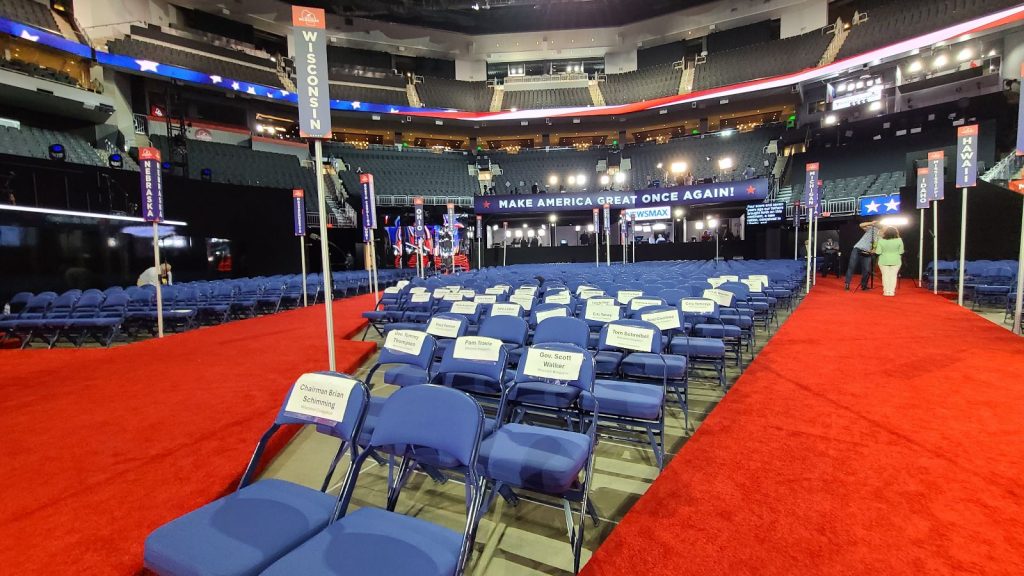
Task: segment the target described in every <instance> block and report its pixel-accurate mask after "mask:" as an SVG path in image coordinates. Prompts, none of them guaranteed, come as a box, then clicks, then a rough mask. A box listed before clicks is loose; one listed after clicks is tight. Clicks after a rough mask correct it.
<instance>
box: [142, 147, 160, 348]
mask: <svg viewBox="0 0 1024 576" xmlns="http://www.w3.org/2000/svg"><path fill="white" fill-rule="evenodd" d="M139 184H140V187H141V190H142V218H143V219H144V220H145V221H146V222H152V223H153V266H155V267H156V273H157V280H156V333H157V336H158V337H160V338H163V337H164V301H163V288H162V287H161V285H162V284H163V273H162V272H163V270H161V268H160V226H159V224H160V222H163V220H164V179H163V174H161V172H160V150H158V149H157V148H139Z"/></svg>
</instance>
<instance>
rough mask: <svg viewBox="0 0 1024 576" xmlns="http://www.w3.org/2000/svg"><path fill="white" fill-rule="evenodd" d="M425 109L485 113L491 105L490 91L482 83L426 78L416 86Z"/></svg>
mask: <svg viewBox="0 0 1024 576" xmlns="http://www.w3.org/2000/svg"><path fill="white" fill-rule="evenodd" d="M416 92H417V93H418V94H419V96H420V100H421V101H422V102H423V105H424V106H426V107H427V108H455V109H456V110H469V111H485V110H487V109H488V108H489V107H490V105H491V89H490V88H488V87H487V85H486V84H484V83H483V82H464V81H461V80H449V79H447V78H434V77H431V76H427V77H425V78H424V79H423V82H421V83H419V84H417V85H416Z"/></svg>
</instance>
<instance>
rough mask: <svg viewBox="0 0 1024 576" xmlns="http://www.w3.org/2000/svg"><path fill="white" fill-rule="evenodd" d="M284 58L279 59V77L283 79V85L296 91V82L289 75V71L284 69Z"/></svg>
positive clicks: (289, 89)
mask: <svg viewBox="0 0 1024 576" xmlns="http://www.w3.org/2000/svg"><path fill="white" fill-rule="evenodd" d="M283 60H284V59H283V58H278V60H277V78H278V80H280V81H281V87H282V88H284V89H285V90H287V91H289V92H295V82H292V79H291V78H290V77H289V76H288V73H287V72H286V71H285V69H284V62H283Z"/></svg>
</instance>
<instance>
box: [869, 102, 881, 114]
mask: <svg viewBox="0 0 1024 576" xmlns="http://www.w3.org/2000/svg"><path fill="white" fill-rule="evenodd" d="M881 109H882V103H881V102H872V103H871V105H870V106H868V110H871V111H872V112H878V111H879V110H881Z"/></svg>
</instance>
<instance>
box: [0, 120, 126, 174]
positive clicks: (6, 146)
mask: <svg viewBox="0 0 1024 576" xmlns="http://www.w3.org/2000/svg"><path fill="white" fill-rule="evenodd" d="M52 144H61V145H63V146H64V151H65V161H66V162H72V163H75V164H86V165H89V166H106V165H107V163H106V162H105V161H103V160H101V159H100V156H99V154H98V153H97V152H96V150H95V149H94V148H93V147H92V146H91V145H90V144H89V143H88V142H87V141H86V140H85V139H84V138H82V137H81V136H78V135H75V134H72V133H70V132H57V131H56V130H50V129H47V128H35V127H32V126H26V125H24V124H22V125H21V128H20V129H19V128H12V127H10V126H0V154H14V155H16V156H28V157H30V158H43V159H46V158H49V157H50V145H52Z"/></svg>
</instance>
